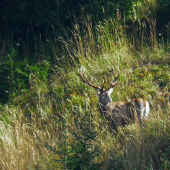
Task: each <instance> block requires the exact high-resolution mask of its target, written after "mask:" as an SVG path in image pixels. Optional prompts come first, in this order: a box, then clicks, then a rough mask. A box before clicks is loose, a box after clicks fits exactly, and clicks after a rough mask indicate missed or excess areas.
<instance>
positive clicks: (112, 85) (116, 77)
mask: <svg viewBox="0 0 170 170" xmlns="http://www.w3.org/2000/svg"><path fill="white" fill-rule="evenodd" d="M116 68H117V70H118V76H116V75H115V70H114V68H112V69H111V70H110V72H112V73H113V75H114V78H115V80H114V81H113V83H112V84H111V85H110V88H113V87H114V86H115V85H116V84H115V83H116V81H117V79H118V78H119V75H120V70H119V68H118V67H116Z"/></svg>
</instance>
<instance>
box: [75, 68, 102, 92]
mask: <svg viewBox="0 0 170 170" xmlns="http://www.w3.org/2000/svg"><path fill="white" fill-rule="evenodd" d="M77 74H78V76H80V78H81V79H82V80H83V82H84V83H86V84H87V85H89V86H91V87H93V88H95V89H99V90H103V88H100V87H98V86H94V85H92V84H91V83H90V82H89V80H87V79H86V80H85V79H84V78H83V72H81V71H80V72H79V70H78V73H77Z"/></svg>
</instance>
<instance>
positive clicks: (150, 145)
mask: <svg viewBox="0 0 170 170" xmlns="http://www.w3.org/2000/svg"><path fill="white" fill-rule="evenodd" d="M155 24H156V21H153V20H149V19H146V20H145V21H138V22H135V23H134V24H133V25H132V26H131V27H129V26H128V25H127V24H126V21H125V20H123V19H122V18H121V16H120V15H119V14H118V15H117V18H115V19H113V20H112V19H110V20H109V21H103V22H102V23H99V24H98V25H97V26H96V27H95V28H93V27H92V23H91V22H89V21H85V22H84V25H83V26H79V25H78V24H77V25H75V28H74V29H73V31H72V38H71V39H69V40H65V39H63V38H59V41H60V43H62V48H61V53H63V56H64V57H63V58H60V59H56V60H57V62H56V63H57V65H56V66H50V67H52V68H51V70H52V71H53V73H52V75H51V77H50V78H49V79H48V81H46V80H47V77H46V78H44V79H43V78H42V77H43V76H42V74H40V73H39V74H38V73H36V72H32V74H31V75H30V90H31V91H30V92H29V93H26V94H25V95H24V96H23V95H21V96H17V97H16V98H14V99H13V100H12V101H11V103H10V104H6V105H4V106H1V120H0V131H1V132H0V153H1V155H3V156H2V157H1V158H0V167H1V169H169V167H170V152H169V148H170V146H169V139H170V138H169V131H170V128H169V127H170V126H169V117H170V113H169V79H170V76H169V75H170V74H169V73H170V69H169V51H168V50H166V49H167V48H166V49H165V44H164V42H162V41H159V40H158V39H157V37H156V27H155ZM158 41H159V42H160V44H158ZM49 43H50V41H49ZM50 45H51V47H52V51H53V53H54V55H56V53H59V52H58V51H57V52H55V50H59V49H58V48H57V47H55V46H53V45H52V43H51V44H50ZM166 46H167V47H168V46H169V44H168V43H167V44H166ZM42 48H45V47H44V46H43V44H42ZM112 66H113V67H115V66H118V67H119V68H120V70H121V75H120V80H119V85H118V86H116V88H115V89H114V92H113V95H112V98H113V100H114V101H129V100H131V99H134V98H139V97H142V98H145V99H147V100H148V101H149V102H150V106H151V113H150V117H149V120H148V122H147V125H146V127H144V128H140V127H139V126H138V125H137V124H132V125H129V126H126V127H119V129H118V133H117V134H115V133H113V132H112V130H111V127H110V125H109V123H108V122H107V121H106V120H105V118H104V117H103V116H102V115H101V114H100V112H99V110H98V106H97V102H98V100H97V96H96V91H95V90H94V89H92V88H91V87H88V86H86V85H85V84H84V83H83V82H82V81H81V80H80V79H79V77H78V75H77V70H78V69H79V68H81V67H83V68H84V69H85V74H86V75H87V76H88V77H89V79H90V81H91V82H92V83H93V84H96V85H98V86H100V85H101V83H102V82H103V80H104V82H105V88H107V87H108V86H109V85H110V83H111V82H112V79H113V77H112V76H111V75H110V73H109V72H108V67H112Z"/></svg>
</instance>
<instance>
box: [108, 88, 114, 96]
mask: <svg viewBox="0 0 170 170" xmlns="http://www.w3.org/2000/svg"><path fill="white" fill-rule="evenodd" d="M113 88H114V87H112V88H110V89H109V90H107V92H108V94H109V96H110V95H111V94H112V92H113Z"/></svg>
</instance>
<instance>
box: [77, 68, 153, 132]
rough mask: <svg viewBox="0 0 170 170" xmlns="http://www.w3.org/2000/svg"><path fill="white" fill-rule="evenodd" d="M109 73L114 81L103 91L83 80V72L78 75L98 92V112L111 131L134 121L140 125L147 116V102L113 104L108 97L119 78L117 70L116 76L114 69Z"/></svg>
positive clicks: (148, 109)
mask: <svg viewBox="0 0 170 170" xmlns="http://www.w3.org/2000/svg"><path fill="white" fill-rule="evenodd" d="M117 69H118V68H117ZM110 72H112V73H113V75H114V78H115V80H114V82H113V83H112V84H111V85H110V88H109V89H108V90H105V91H104V90H103V87H102V88H100V87H98V86H94V85H92V84H91V83H90V82H89V80H87V79H85V78H84V77H83V71H80V72H78V75H79V76H80V78H81V79H82V80H83V82H84V83H86V84H87V85H89V86H91V87H93V88H95V89H97V90H98V94H99V108H100V111H101V113H102V115H103V114H104V116H105V117H106V119H107V120H108V121H109V122H110V123H111V126H112V129H113V130H115V131H117V128H118V126H120V125H125V124H129V123H131V122H132V121H135V120H138V121H139V124H140V125H142V124H143V123H144V122H145V120H147V119H148V116H149V111H150V107H149V102H148V101H146V100H144V99H134V100H132V101H130V102H113V101H112V99H111V97H110V95H111V93H112V92H113V89H114V87H115V85H116V84H115V83H116V81H117V79H118V78H119V75H120V70H119V69H118V76H116V75H115V71H114V69H112V70H110Z"/></svg>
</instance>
